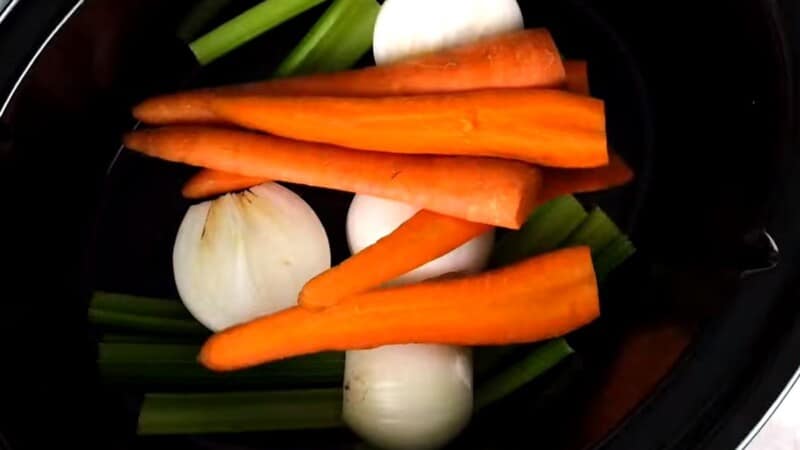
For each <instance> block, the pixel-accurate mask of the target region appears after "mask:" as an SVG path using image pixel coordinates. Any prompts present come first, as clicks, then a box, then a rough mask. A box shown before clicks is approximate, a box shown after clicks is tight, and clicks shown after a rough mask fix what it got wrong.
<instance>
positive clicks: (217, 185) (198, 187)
mask: <svg viewBox="0 0 800 450" xmlns="http://www.w3.org/2000/svg"><path fill="white" fill-rule="evenodd" d="M267 181H269V180H267V179H266V178H262V177H249V176H247V175H240V174H238V173H230V172H222V171H219V170H209V169H204V170H201V171H199V172H197V173H196V174H195V175H193V176H192V178H190V179H189V181H187V182H186V184H184V185H183V189H182V191H181V193H182V194H183V196H184V197H186V198H205V197H211V196H213V195H218V194H222V193H227V192H233V191H240V190H242V189H247V188H251V187H253V186H256V185H259V184H262V183H266V182H267Z"/></svg>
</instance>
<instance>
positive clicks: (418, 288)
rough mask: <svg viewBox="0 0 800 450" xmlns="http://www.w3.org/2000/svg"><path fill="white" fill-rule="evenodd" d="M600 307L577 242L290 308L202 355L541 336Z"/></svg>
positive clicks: (229, 357) (241, 356)
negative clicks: (499, 264) (323, 304)
mask: <svg viewBox="0 0 800 450" xmlns="http://www.w3.org/2000/svg"><path fill="white" fill-rule="evenodd" d="M599 314H600V305H599V300H598V292H597V282H596V279H595V275H594V268H593V267H592V259H591V254H590V251H589V248H588V247H572V248H567V249H563V250H558V251H555V252H551V253H548V254H545V255H542V256H538V257H535V258H531V259H528V260H524V261H521V262H519V263H516V264H514V265H511V266H507V267H504V268H501V269H497V270H494V271H490V272H484V273H480V274H477V275H472V276H465V277H462V278H455V279H443V280H433V281H427V282H423V283H419V284H414V285H408V286H402V287H394V288H385V289H378V290H374V291H369V292H366V293H363V294H358V295H354V296H351V297H347V298H345V299H343V300H342V301H341V302H339V303H337V304H336V305H334V306H331V307H330V308H326V309H323V310H319V311H312V310H309V309H306V308H302V307H299V306H297V307H294V308H290V309H287V310H283V311H281V312H278V313H276V314H273V315H270V316H266V317H262V318H259V319H256V320H254V321H252V322H249V323H246V324H243V325H239V326H235V327H233V328H230V329H228V330H225V331H222V332H220V333H217V334H215V335H214V336H212V337H211V338H210V339H209V340H208V341H206V343H205V345H204V346H203V348H202V350H201V352H200V361H201V362H202V363H203V364H204V365H205V366H206V367H208V368H210V369H213V370H235V369H242V368H245V367H250V366H254V365H257V364H262V363H266V362H270V361H275V360H279V359H283V358H289V357H292V356H298V355H304V354H309V353H315V352H320V351H325V350H352V349H365V348H372V347H377V346H381V345H389V344H404V343H436V344H451V345H499V344H514V343H522V342H533V341H538V340H542V339H547V338H552V337H555V336H560V335H563V334H565V333H568V332H570V331H572V330H575V329H576V328H579V327H581V326H583V325H586V324H587V323H589V322H591V321H592V320H594V319H595V318H597V317H598V316H599Z"/></svg>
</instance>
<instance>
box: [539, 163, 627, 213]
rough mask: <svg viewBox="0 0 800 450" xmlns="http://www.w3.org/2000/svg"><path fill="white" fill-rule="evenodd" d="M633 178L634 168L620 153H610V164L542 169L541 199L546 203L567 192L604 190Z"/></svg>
mask: <svg viewBox="0 0 800 450" xmlns="http://www.w3.org/2000/svg"><path fill="white" fill-rule="evenodd" d="M632 179H633V170H631V168H630V167H628V164H626V163H625V160H624V159H622V157H621V156H619V155H618V154H616V153H614V152H611V153H609V160H608V165H605V166H602V167H594V168H591V169H556V168H553V167H548V168H543V169H542V192H541V193H540V194H539V201H540V202H542V203H544V202H546V201H548V200H552V199H554V198H556V197H559V196H562V195H566V194H577V193H581V192H594V191H602V190H603V189H609V188H612V187H616V186H621V185H623V184H626V183H628V182H629V181H631V180H632Z"/></svg>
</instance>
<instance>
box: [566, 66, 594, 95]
mask: <svg viewBox="0 0 800 450" xmlns="http://www.w3.org/2000/svg"><path fill="white" fill-rule="evenodd" d="M564 70H565V71H566V74H567V78H566V88H567V90H568V91H570V92H575V93H577V94H583V95H589V68H588V66H587V64H586V61H584V60H581V59H570V60H567V61H564Z"/></svg>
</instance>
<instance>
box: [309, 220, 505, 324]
mask: <svg viewBox="0 0 800 450" xmlns="http://www.w3.org/2000/svg"><path fill="white" fill-rule="evenodd" d="M489 230H491V227H490V226H488V225H484V224H479V223H473V222H468V221H466V220H462V219H457V218H454V217H448V216H444V215H441V214H437V213H435V212H431V211H425V210H422V211H420V212H418V213H417V214H415V215H414V216H413V217H411V218H410V219H408V220H407V221H406V222H404V223H403V224H402V225H400V226H399V227H398V228H397V229H396V230H394V231H393V232H392V233H390V234H388V235H386V236H385V237H383V238H382V239H380V240H379V241H378V242H376V243H374V244H373V245H371V246H369V247H367V248H365V249H364V250H362V251H361V252H359V253H357V254H355V255H353V256H351V257H350V258H348V259H346V260H345V261H344V262H343V263H341V264H339V265H338V266H336V267H333V268H332V269H329V270H327V271H325V272H323V273H322V274H320V275H318V276H317V277H315V278H313V279H312V280H311V281H309V282H308V283H306V285H305V287H303V291H302V292H300V297H299V299H298V303H299V304H301V305H303V306H305V307H310V308H321V307H327V306H330V305H332V304H334V303H336V302H337V301H338V300H339V299H341V298H343V297H346V296H348V295H351V294H356V293H360V292H364V291H366V290H368V289H370V288H374V287H376V286H380V285H381V284H383V283H385V282H387V281H390V280H392V279H394V278H397V277H399V276H400V275H403V274H404V273H406V272H408V271H410V270H413V269H416V268H417V267H419V266H421V265H423V264H425V263H427V262H429V261H433V260H434V259H436V258H438V257H440V256H442V255H445V254H447V253H448V252H450V251H451V250H453V249H455V248H456V247H458V246H460V245H462V244H464V243H466V242H468V241H469V240H470V239H473V238H475V237H477V236H480V235H481V234H483V233H485V232H487V231H489Z"/></svg>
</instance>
